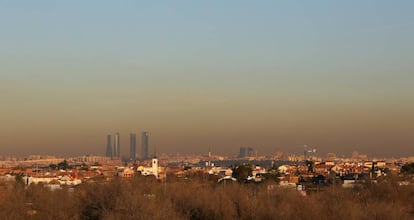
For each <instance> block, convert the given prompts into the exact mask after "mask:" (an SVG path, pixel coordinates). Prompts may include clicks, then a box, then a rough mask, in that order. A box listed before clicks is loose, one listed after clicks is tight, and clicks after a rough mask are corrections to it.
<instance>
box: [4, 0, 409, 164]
mask: <svg viewBox="0 0 414 220" xmlns="http://www.w3.org/2000/svg"><path fill="white" fill-rule="evenodd" d="M413 8H414V2H408V1H407V2H402V1H401V2H389V1H383V0H376V1H374V0H368V1H364V2H359V1H346V2H344V1H331V2H329V3H327V2H325V1H312V2H301V3H299V2H250V1H243V0H242V1H236V2H233V1H229V2H221V1H209V2H191V1H184V2H179V3H178V2H176V3H171V2H167V1H161V2H157V3H155V2H134V1H126V2H122V3H115V2H101V1H90V2H89V1H88V2H83V1H76V0H75V1H70V2H55V1H42V2H30V1H27V2H24V3H22V2H15V1H5V2H0V26H1V27H2V36H1V37H0V48H2V49H1V50H0V97H1V102H2V104H1V109H0V113H1V114H0V121H1V124H2V126H1V127H0V155H29V154H53V155H84V154H102V155H104V154H105V151H104V150H105V146H107V145H105V144H106V143H105V135H107V134H113V133H111V132H112V131H117V132H119V133H120V134H124V135H121V136H120V137H118V142H117V141H115V139H116V138H115V136H114V137H113V138H112V139H113V140H112V141H115V142H114V143H111V145H112V146H111V147H112V148H116V149H117V154H115V155H113V156H116V155H118V156H121V155H125V156H128V153H129V152H128V148H127V146H128V144H127V143H128V134H130V133H131V132H135V131H148V132H150V134H151V145H150V146H149V147H150V148H151V147H154V146H155V145H156V146H157V151H158V152H165V153H176V152H182V153H205V152H208V151H209V149H211V150H212V151H215V152H218V153H219V154H226V155H233V154H237V153H238V151H239V148H240V147H242V146H251V147H253V148H254V149H255V150H257V151H258V153H259V154H271V153H274V152H276V151H279V150H280V151H284V152H297V153H298V154H300V152H302V150H303V145H309V146H314V147H316V148H317V149H318V151H319V152H321V153H329V152H336V153H338V154H345V155H350V154H351V152H352V151H354V150H357V151H359V152H362V153H364V154H368V155H376V156H404V155H405V156H409V155H414V146H413V143H414V141H413V138H412V136H413V134H412V131H413V130H414V117H413V116H412V113H413V112H414V102H412V100H413V98H414V97H413V96H414V87H413V86H412V85H414V73H413V70H414V64H413V62H412V58H413V57H414V48H413V44H412V39H413V38H414V14H413V13H412V9H413ZM137 134H139V133H137ZM115 143H118V147H116V146H115ZM138 143H139V142H138ZM121 146H122V148H121ZM139 147H142V146H139ZM122 149H123V150H122ZM113 150H115V149H113ZM139 151H141V153H142V149H141V150H139ZM114 153H115V152H114ZM151 153H152V152H149V154H151ZM148 156H151V155H148Z"/></svg>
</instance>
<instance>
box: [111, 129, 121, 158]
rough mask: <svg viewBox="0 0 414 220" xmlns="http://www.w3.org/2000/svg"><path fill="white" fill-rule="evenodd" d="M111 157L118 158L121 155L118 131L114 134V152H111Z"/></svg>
mask: <svg viewBox="0 0 414 220" xmlns="http://www.w3.org/2000/svg"><path fill="white" fill-rule="evenodd" d="M112 156H113V157H117V158H120V157H121V146H120V144H119V133H116V134H115V138H114V152H113V155H112Z"/></svg>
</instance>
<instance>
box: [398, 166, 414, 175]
mask: <svg viewBox="0 0 414 220" xmlns="http://www.w3.org/2000/svg"><path fill="white" fill-rule="evenodd" d="M401 173H404V174H414V163H410V164H406V165H404V166H402V167H401Z"/></svg>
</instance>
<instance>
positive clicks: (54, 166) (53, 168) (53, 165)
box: [49, 164, 58, 170]
mask: <svg viewBox="0 0 414 220" xmlns="http://www.w3.org/2000/svg"><path fill="white" fill-rule="evenodd" d="M57 167H58V165H56V164H49V168H50V169H52V170H56V169H57Z"/></svg>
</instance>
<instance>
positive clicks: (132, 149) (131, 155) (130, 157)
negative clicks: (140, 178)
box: [129, 133, 137, 161]
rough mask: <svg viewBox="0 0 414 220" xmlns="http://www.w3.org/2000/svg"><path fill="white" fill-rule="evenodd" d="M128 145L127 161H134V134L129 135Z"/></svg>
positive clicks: (135, 143) (135, 137)
mask: <svg viewBox="0 0 414 220" xmlns="http://www.w3.org/2000/svg"><path fill="white" fill-rule="evenodd" d="M129 141H130V145H129V160H130V161H135V159H136V158H135V154H136V149H137V148H136V145H137V136H136V134H134V133H131V135H130V140H129Z"/></svg>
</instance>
